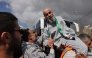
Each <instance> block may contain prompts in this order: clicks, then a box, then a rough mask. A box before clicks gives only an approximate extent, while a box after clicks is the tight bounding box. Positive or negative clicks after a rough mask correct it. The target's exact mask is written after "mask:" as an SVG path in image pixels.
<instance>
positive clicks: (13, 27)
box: [0, 12, 22, 52]
mask: <svg viewBox="0 0 92 58" xmlns="http://www.w3.org/2000/svg"><path fill="white" fill-rule="evenodd" d="M21 36H22V35H21V34H20V27H19V25H18V22H17V18H16V17H15V16H14V15H13V14H11V13H9V12H0V48H3V47H4V49H6V50H7V51H8V52H10V51H14V50H16V49H17V48H18V47H19V46H20V44H21Z"/></svg>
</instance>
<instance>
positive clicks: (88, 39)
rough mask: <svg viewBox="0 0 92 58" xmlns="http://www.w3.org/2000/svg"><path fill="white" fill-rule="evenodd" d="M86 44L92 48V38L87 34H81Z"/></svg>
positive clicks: (80, 36)
mask: <svg viewBox="0 0 92 58" xmlns="http://www.w3.org/2000/svg"><path fill="white" fill-rule="evenodd" d="M78 37H79V38H80V39H81V40H82V41H83V42H84V43H85V44H86V46H87V47H90V45H91V37H90V36H89V35H87V34H80V35H79V36H78Z"/></svg>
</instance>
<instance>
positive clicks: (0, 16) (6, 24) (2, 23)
mask: <svg viewBox="0 0 92 58" xmlns="http://www.w3.org/2000/svg"><path fill="white" fill-rule="evenodd" d="M15 21H17V18H16V17H15V16H14V15H13V14H11V13H9V12H0V35H1V33H2V32H4V31H9V30H14V28H15V23H14V22H15Z"/></svg>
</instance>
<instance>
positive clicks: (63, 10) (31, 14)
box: [0, 0, 92, 29]
mask: <svg viewBox="0 0 92 58" xmlns="http://www.w3.org/2000/svg"><path fill="white" fill-rule="evenodd" d="M47 7H49V8H51V9H52V11H53V12H54V15H55V16H62V17H63V18H64V19H67V20H69V21H72V22H77V23H78V24H79V25H80V26H85V25H91V26H92V0H0V11H6V12H11V13H13V14H14V15H15V16H16V17H17V18H18V19H19V24H20V26H22V27H25V28H30V29H31V28H32V27H33V26H34V24H35V22H36V21H37V20H38V18H40V17H43V13H42V11H43V9H45V8H47Z"/></svg>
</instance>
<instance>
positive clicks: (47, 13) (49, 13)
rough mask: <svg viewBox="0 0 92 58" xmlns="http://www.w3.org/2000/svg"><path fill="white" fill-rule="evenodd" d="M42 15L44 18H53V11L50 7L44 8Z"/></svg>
mask: <svg viewBox="0 0 92 58" xmlns="http://www.w3.org/2000/svg"><path fill="white" fill-rule="evenodd" d="M44 17H45V18H46V19H53V12H52V11H51V10H50V9H45V10H44Z"/></svg>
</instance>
